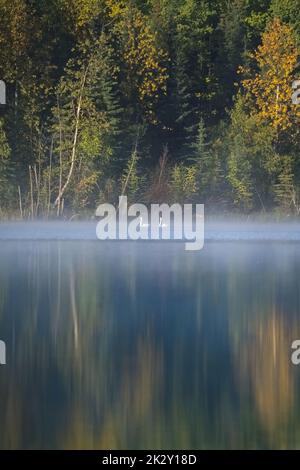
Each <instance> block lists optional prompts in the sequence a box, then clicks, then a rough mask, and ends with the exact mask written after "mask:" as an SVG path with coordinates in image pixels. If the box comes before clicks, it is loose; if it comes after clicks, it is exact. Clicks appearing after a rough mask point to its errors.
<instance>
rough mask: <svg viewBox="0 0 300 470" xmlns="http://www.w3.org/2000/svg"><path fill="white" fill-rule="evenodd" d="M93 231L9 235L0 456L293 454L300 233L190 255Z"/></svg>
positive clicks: (299, 405)
mask: <svg viewBox="0 0 300 470" xmlns="http://www.w3.org/2000/svg"><path fill="white" fill-rule="evenodd" d="M46 226H47V230H46V231H45V227H46ZM94 226H95V224H94V223H90V224H81V223H78V224H77V223H74V225H73V226H72V227H73V229H74V227H77V228H78V231H77V232H76V230H73V231H72V230H71V229H70V228H69V229H68V228H66V227H68V224H66V225H62V224H60V223H58V224H57V225H56V224H48V225H44V224H40V223H39V224H33V225H32V224H28V225H26V228H24V227H25V225H24V224H19V225H18V224H6V225H5V226H4V225H1V227H0V238H1V239H2V241H1V243H0V260H1V262H0V339H1V340H4V341H5V343H6V346H7V365H5V366H1V368H0V422H1V427H0V447H1V448H6V449H12V448H86V449H91V448H95V449H102V448H103V449H108V448H109V449H115V448H118V449H122V448H124V449H132V448H143V449H147V448H148V449H149V448H155V449H162V448H163V449H167V448H168V449H172V448H177V449H180V448H184V449H195V448H199V449H201V448H205V449H208V448H209V449H211V448H287V447H289V448H293V447H299V439H300V437H299V436H300V425H299V423H300V419H299V418H300V398H299V397H300V383H299V380H300V368H299V369H298V368H297V367H295V366H293V365H292V364H291V361H290V356H291V344H292V341H293V340H294V339H297V338H300V317H299V307H300V294H299V293H300V253H299V245H298V243H287V242H286V241H283V240H285V239H286V238H285V237H286V236H285V234H287V233H288V234H290V238H289V239H287V240H290V241H293V240H298V238H297V237H299V225H297V224H295V225H289V226H287V225H285V226H280V227H279V226H276V227H277V228H276V230H277V231H276V232H275V230H274V229H273V228H271V226H269V227H268V228H266V226H264V228H263V227H262V226H261V225H259V226H255V227H253V230H252V233H254V234H256V238H253V236H252V238H251V236H250V235H249V233H251V230H248V231H246V232H245V233H247V234H248V242H247V243H239V242H238V241H229V240H230V237H227V239H226V237H225V235H223V240H225V241H226V243H225V242H224V241H219V242H217V243H216V242H212V240H213V239H214V238H213V237H212V235H211V239H210V242H208V243H206V244H205V246H204V249H203V250H202V251H199V252H193V253H190V252H186V251H185V250H184V248H183V244H181V243H173V242H149V243H148V242H147V243H140V242H130V243H129V242H93V241H91V239H90V238H89V236H90V234H92V231H93V228H94ZM8 227H10V233H9V230H8ZM20 227H22V230H21V231H20V230H19V229H18V228H20ZM41 227H43V228H41ZM248 227H249V226H248ZM62 228H63V230H62ZM206 228H209V230H210V232H209V231H207V234H208V233H210V234H215V236H216V234H221V233H223V234H224V233H225V232H226V231H227V232H226V233H227V234H228V233H229V234H230V236H231V237H232V236H233V235H232V234H238V233H240V234H241V233H242V232H243V227H242V226H238V230H237V228H236V227H234V228H233V225H227V226H226V227H225V228H226V230H221V229H220V224H219V223H218V225H217V226H214V227H213V225H212V224H211V225H209V226H208V227H206ZM26 230H28V231H27V232H26ZM59 230H61V232H59ZM68 230H69V232H68V233H67V231H68ZM80 230H81V231H80ZM85 230H86V232H85ZM46 232H47V233H46ZM50 232H51V233H50ZM62 232H63V234H64V240H60V239H57V240H55V236H54V234H55V233H56V237H58V238H60V237H61V236H62V235H60V234H61V233H62ZM71 232H72V233H75V232H76V233H77V234H80V235H81V241H78V240H74V239H73V240H72V238H71V237H70V233H71ZM26 233H27V235H26ZM84 233H85V236H84V235H83V234H84ZM262 233H265V234H266V233H267V234H269V235H268V236H269V238H267V237H265V240H269V242H268V243H257V241H258V240H261V239H262V238H263V237H262V235H261V234H262ZM276 233H277V234H281V235H280V236H281V237H282V239H281V241H279V240H280V238H277V239H276V238H274V236H275V235H274V234H276ZM3 234H4V235H3ZM20 234H23V238H24V239H25V241H22V240H21V239H18V237H19V236H20ZM57 234H58V235H59V236H58V235H57ZM258 234H260V238H259V237H258ZM270 234H271V235H272V236H270ZM8 235H9V236H8ZM42 235H43V236H44V239H42ZM76 236H77V235H76ZM278 236H279V235H278ZM34 237H35V238H34ZM78 237H79V235H78ZM240 237H242V235H240ZM272 237H273V238H272ZM9 238H10V240H9ZM26 238H27V240H26ZM30 238H31V239H30ZM79 238H80V237H79ZM38 240H39V241H38ZM67 240H68V241H67ZM233 240H235V239H233ZM251 240H253V241H251ZM272 240H273V241H272ZM274 240H275V241H274ZM276 240H277V241H276Z"/></svg>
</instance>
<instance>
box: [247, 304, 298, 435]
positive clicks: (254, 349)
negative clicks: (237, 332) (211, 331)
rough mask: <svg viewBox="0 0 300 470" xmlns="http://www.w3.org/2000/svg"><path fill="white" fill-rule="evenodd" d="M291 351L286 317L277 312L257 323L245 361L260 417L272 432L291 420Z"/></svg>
mask: <svg viewBox="0 0 300 470" xmlns="http://www.w3.org/2000/svg"><path fill="white" fill-rule="evenodd" d="M289 351H290V341H289V331H288V329H287V328H286V325H285V323H284V321H283V317H282V316H279V315H278V314H277V313H276V312H273V313H272V315H270V316H269V318H268V319H267V320H265V321H260V322H259V323H257V325H256V327H255V332H254V336H253V337H252V338H251V340H249V342H248V343H247V344H246V347H245V351H244V353H245V356H244V360H243V361H242V363H241V365H245V361H246V363H248V364H247V366H248V367H247V369H248V371H249V380H250V385H251V389H252V391H253V394H254V399H255V403H256V407H257V410H258V414H259V418H260V420H261V422H262V424H263V426H264V428H265V429H266V430H267V431H268V432H269V433H270V434H271V435H272V434H273V433H274V432H275V431H276V430H277V428H278V426H281V425H284V424H286V423H287V420H288V419H289V418H290V411H291V408H292V405H293V400H294V396H293V389H294V382H293V376H292V373H291V366H290V363H289ZM243 363H244V364H243Z"/></svg>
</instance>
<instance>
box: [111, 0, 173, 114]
mask: <svg viewBox="0 0 300 470" xmlns="http://www.w3.org/2000/svg"><path fill="white" fill-rule="evenodd" d="M120 27H121V31H122V34H123V39H124V51H123V54H124V60H125V63H126V66H127V73H128V80H129V83H130V85H131V86H133V87H134V88H135V89H136V91H137V94H138V99H139V101H140V104H141V105H142V107H143V109H144V111H145V114H146V116H147V117H148V119H149V120H150V121H151V122H152V123H155V122H154V121H155V118H154V116H153V108H154V105H155V102H156V101H157V99H158V98H159V94H160V93H161V92H165V91H166V82H167V79H168V74H167V68H166V67H165V64H166V62H167V60H168V59H167V54H166V53H165V52H164V51H163V50H162V49H161V48H160V47H159V46H158V45H157V43H156V34H155V33H154V32H153V31H152V29H151V27H150V26H149V24H148V23H147V21H146V18H145V16H144V15H143V14H142V13H141V12H140V11H139V10H137V9H134V8H129V7H127V8H126V9H125V10H124V11H123V16H122V20H121V22H120Z"/></svg>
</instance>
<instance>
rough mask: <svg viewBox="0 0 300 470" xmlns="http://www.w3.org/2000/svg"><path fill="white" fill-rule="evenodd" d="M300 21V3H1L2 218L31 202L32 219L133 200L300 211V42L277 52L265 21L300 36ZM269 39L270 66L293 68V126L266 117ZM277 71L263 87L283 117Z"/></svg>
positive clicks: (288, 78) (247, 0) (110, 0)
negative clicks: (298, 85)
mask: <svg viewBox="0 0 300 470" xmlns="http://www.w3.org/2000/svg"><path fill="white" fill-rule="evenodd" d="M299 15H300V8H299V1H298V0H147V1H140V0H130V1H125V0H70V1H67V0H47V1H46V0H30V1H25V0H16V1H14V2H12V1H10V0H1V1H0V17H1V18H5V21H1V23H0V79H4V80H5V81H6V82H7V89H8V95H7V96H8V106H7V107H6V108H5V109H4V112H3V110H2V109H0V113H1V127H0V153H1V155H0V193H1V211H2V212H1V216H4V215H5V214H6V213H8V212H9V211H11V210H12V211H14V213H15V214H18V215H19V213H20V203H21V205H22V212H23V215H24V217H37V216H46V217H50V216H64V215H70V216H72V215H73V214H74V213H76V214H77V213H81V212H84V213H86V211H87V210H88V211H93V210H94V208H95V207H96V205H97V204H98V203H99V202H100V201H111V202H116V201H117V200H118V196H119V194H120V193H122V192H124V193H125V194H127V195H128V196H129V198H130V199H131V200H132V201H133V200H137V198H144V199H145V200H146V201H147V202H152V201H158V202H167V201H168V200H169V199H170V200H172V201H173V202H174V201H175V202H176V200H178V201H186V200H193V201H198V202H204V203H205V204H207V205H208V206H209V208H214V210H217V208H218V206H219V207H220V210H223V209H224V208H226V209H232V208H235V209H236V210H242V211H247V212H249V211H251V210H255V211H256V210H267V209H276V210H277V209H279V210H281V211H284V212H285V211H286V212H289V213H290V212H293V213H298V205H299V202H298V201H299V187H300V171H299V168H300V161H299V158H300V157H299V155H300V144H299V142H300V139H299V132H300V131H299V130H298V127H299V126H298V120H297V119H298V114H299V110H297V109H296V108H295V107H292V105H291V103H290V98H289V93H290V89H289V88H290V81H291V77H292V76H293V77H294V76H295V77H296V78H297V75H296V72H294V70H292V69H294V63H295V61H296V59H297V57H296V55H297V50H298V49H297V47H298V46H297V47H296V46H295V48H294V49H293V52H294V54H293V61H291V58H290V57H288V55H280V50H279V49H280V48H277V49H278V50H277V49H276V44H277V43H278V41H276V37H275V36H274V34H272V33H274V32H273V31H271V32H269V33H268V31H266V25H267V24H271V23H270V21H272V20H273V19H274V18H275V17H276V18H280V20H281V23H280V24H279V23H278V21H277V23H276V24H277V25H279V26H280V27H279V26H278V28H279V29H280V28H281V31H282V32H283V34H282V37H283V38H284V37H286V38H287V35H286V33H285V31H289V32H290V37H293V38H294V34H293V32H294V31H295V33H296V37H298V39H299V34H300V29H299V28H300V27H299V25H300V16H299ZM273 24H275V23H273ZM286 25H289V26H290V27H291V28H292V30H290V29H288V26H286ZM275 32H276V31H275ZM266 33H268V34H270V35H269V36H268V34H266ZM269 37H270V38H272V37H275V39H274V41H273V43H274V44H273V49H272V52H271V53H268V51H269V48H270V41H269V40H268V38H269ZM266 38H267V40H266ZM262 41H263V42H264V43H263V46H264V47H263V48H260V50H261V51H262V62H261V63H262V64H263V63H264V62H263V59H264V57H265V56H267V59H268V67H269V69H268V70H271V71H272V70H273V71H274V70H277V68H278V64H279V63H280V65H281V70H282V71H283V72H284V73H285V71H286V70H289V75H288V76H285V88H284V100H283V101H282V100H281V101H282V104H283V107H282V108H281V110H282V112H283V114H286V112H285V110H286V109H287V110H289V113H290V111H291V110H292V111H293V119H292V127H291V128H289V129H287V130H284V131H282V132H279V128H278V126H277V132H276V126H275V129H274V128H272V126H271V125H270V120H269V119H262V116H260V115H259V113H258V108H259V106H258V98H259V97H260V95H261V97H262V103H261V104H263V103H264V102H265V97H264V95H263V94H261V93H260V94H259V93H258V91H257V90H256V88H255V87H256V86H257V84H258V81H257V74H260V75H259V76H261V77H263V78H264V79H266V83H268V80H269V79H268V76H267V73H269V72H268V71H266V73H265V74H264V71H263V70H259V69H260V68H261V69H262V68H264V67H263V66H262V67H260V66H259V64H257V63H254V62H255V61H253V57H255V54H252V55H251V54H250V52H252V53H253V52H254V51H256V56H257V50H258V49H257V48H258V46H259V44H260V43H261V42H262ZM286 42H287V41H286ZM298 43H299V41H298ZM276 51H277V57H279V58H282V61H281V62H279V59H278V58H277V59H275V52H276ZM265 53H266V54H265ZM298 59H299V58H298ZM238 70H240V71H241V70H243V71H244V72H243V73H238ZM246 70H247V71H248V72H247V73H246ZM274 77H275V79H274V80H272V83H271V85H272V86H271V85H270V86H269V87H268V86H265V84H263V86H262V87H261V88H262V89H263V90H265V92H266V93H267V95H268V102H267V105H266V106H265V108H266V109H265V110H264V112H265V114H268V113H270V112H271V111H272V112H273V114H274V113H275V116H276V117H278V114H279V113H278V112H277V111H278V110H277V105H278V104H279V102H280V103H281V101H280V100H279V98H280V97H281V95H280V92H281V94H282V90H281V89H280V90H279V93H278V97H277V99H276V96H275V97H274V96H273V95H274V92H273V91H274V90H276V89H277V86H278V84H277V82H276V80H277V74H276V73H275V74H274ZM274 77H273V78H274ZM247 79H248V80H250V81H248V83H249V84H253V86H252V88H251V87H250V88H251V91H252V93H251V96H250V93H249V95H248V94H247V87H246V86H245V84H246V83H247ZM241 85H243V86H241ZM253 87H254V88H253ZM242 93H244V94H242ZM255 93H256V94H255ZM257 95H259V96H257ZM255 97H256V101H255ZM273 98H274V99H273ZM276 100H277V101H276ZM259 103H260V102H259ZM274 110H275V111H274ZM4 129H5V132H4ZM137 136H138V138H137ZM136 141H137V144H136V145H134V142H136ZM133 147H134V148H136V150H134V151H132V148H133ZM137 149H138V150H137ZM161 155H163V156H162V157H161ZM12 169H13V172H12ZM20 199H21V200H20ZM220 204H222V206H220Z"/></svg>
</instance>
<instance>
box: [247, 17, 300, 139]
mask: <svg viewBox="0 0 300 470" xmlns="http://www.w3.org/2000/svg"><path fill="white" fill-rule="evenodd" d="M298 56H299V49H298V48H297V45H296V41H295V38H294V35H293V31H292V29H291V27H290V26H288V25H285V24H283V23H281V22H280V20H279V19H278V18H275V19H274V20H273V22H272V23H271V24H269V26H268V28H267V30H266V31H265V33H264V34H263V36H262V44H261V45H260V46H259V47H258V48H257V50H256V51H255V52H254V53H253V54H251V55H250V57H251V58H252V59H254V61H255V62H256V64H257V66H258V68H259V72H258V73H257V74H256V75H254V77H251V78H249V79H245V80H242V85H243V87H244V88H245V90H246V91H248V92H250V93H251V94H252V95H253V96H254V98H255V101H256V105H257V108H258V111H259V113H260V115H261V117H262V118H263V119H264V120H267V121H270V123H271V125H272V126H273V127H274V128H276V129H277V130H278V131H285V130H287V129H289V128H290V127H292V126H293V124H294V122H295V118H296V117H297V116H298V117H299V116H300V110H299V107H298V109H296V108H295V106H293V105H292V98H291V96H292V89H291V84H292V81H293V74H294V70H295V67H296V65H297V59H298ZM239 72H240V73H247V72H249V71H247V70H246V69H244V68H240V69H239Z"/></svg>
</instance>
